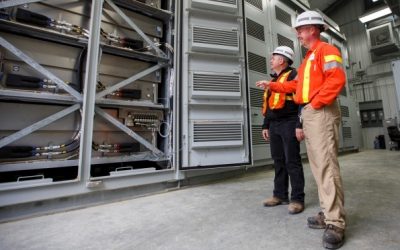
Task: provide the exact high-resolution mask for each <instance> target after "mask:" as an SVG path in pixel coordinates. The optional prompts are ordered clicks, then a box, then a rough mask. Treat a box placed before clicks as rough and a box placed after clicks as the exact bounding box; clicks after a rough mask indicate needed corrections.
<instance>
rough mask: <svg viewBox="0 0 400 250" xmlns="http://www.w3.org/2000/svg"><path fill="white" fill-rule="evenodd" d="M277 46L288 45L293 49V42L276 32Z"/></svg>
mask: <svg viewBox="0 0 400 250" xmlns="http://www.w3.org/2000/svg"><path fill="white" fill-rule="evenodd" d="M278 46H288V47H289V48H291V49H292V50H294V42H293V40H291V39H289V38H287V37H285V36H282V35H281V34H278Z"/></svg>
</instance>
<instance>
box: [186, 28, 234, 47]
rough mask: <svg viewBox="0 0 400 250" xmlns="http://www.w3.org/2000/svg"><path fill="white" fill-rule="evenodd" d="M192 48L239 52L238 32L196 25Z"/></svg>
mask: <svg viewBox="0 0 400 250" xmlns="http://www.w3.org/2000/svg"><path fill="white" fill-rule="evenodd" d="M192 48H193V49H194V50H196V49H197V50H202V51H204V50H210V51H218V52H229V53H237V52H238V51H239V36H238V32H237V31H235V30H223V29H212V28H205V27H198V26H194V27H193V43H192Z"/></svg>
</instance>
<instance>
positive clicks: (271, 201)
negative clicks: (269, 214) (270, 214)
mask: <svg viewBox="0 0 400 250" xmlns="http://www.w3.org/2000/svg"><path fill="white" fill-rule="evenodd" d="M288 203H289V202H288V200H282V199H280V198H278V197H275V196H272V197H271V198H268V199H266V200H265V201H264V202H263V204H264V206H265V207H273V206H278V205H287V204H288Z"/></svg>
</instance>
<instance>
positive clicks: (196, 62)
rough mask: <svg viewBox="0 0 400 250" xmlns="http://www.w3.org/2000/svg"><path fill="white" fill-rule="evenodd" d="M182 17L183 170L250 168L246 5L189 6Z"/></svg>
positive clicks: (198, 0) (228, 0)
mask: <svg viewBox="0 0 400 250" xmlns="http://www.w3.org/2000/svg"><path fill="white" fill-rule="evenodd" d="M180 11H181V13H182V15H181V20H180V23H181V24H180V25H181V26H180V41H181V43H180V46H181V49H180V61H179V62H178V64H179V65H180V66H179V68H180V73H179V80H178V81H177V84H178V91H177V95H179V96H177V97H176V98H177V105H178V107H179V113H178V117H177V122H178V127H177V129H176V130H175V131H176V133H177V136H178V147H177V148H178V150H177V151H178V159H179V161H178V164H179V167H180V168H181V169H192V168H201V167H206V168H212V167H221V166H227V165H244V164H248V163H249V162H250V155H251V154H250V145H251V142H250V139H249V134H250V129H249V119H248V93H247V79H246V70H245V69H246V62H245V53H244V48H245V40H244V39H245V37H244V27H243V1H242V0H187V1H182V2H181V6H180Z"/></svg>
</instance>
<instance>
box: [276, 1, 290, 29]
mask: <svg viewBox="0 0 400 250" xmlns="http://www.w3.org/2000/svg"><path fill="white" fill-rule="evenodd" d="M275 16H276V19H277V20H279V21H281V22H282V23H284V24H286V25H288V26H289V27H292V16H291V15H290V14H289V13H287V12H286V11H284V10H282V9H281V8H279V7H278V6H276V5H275Z"/></svg>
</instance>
